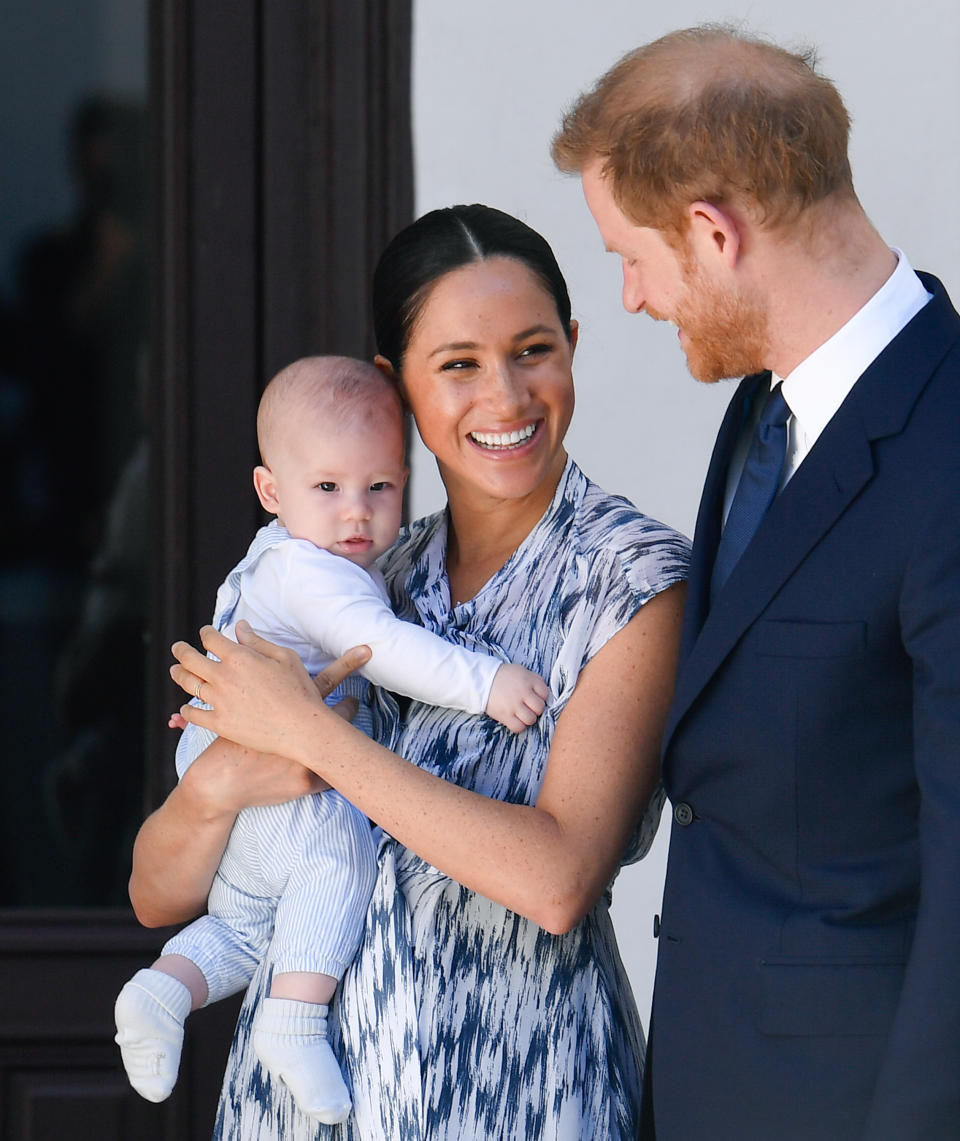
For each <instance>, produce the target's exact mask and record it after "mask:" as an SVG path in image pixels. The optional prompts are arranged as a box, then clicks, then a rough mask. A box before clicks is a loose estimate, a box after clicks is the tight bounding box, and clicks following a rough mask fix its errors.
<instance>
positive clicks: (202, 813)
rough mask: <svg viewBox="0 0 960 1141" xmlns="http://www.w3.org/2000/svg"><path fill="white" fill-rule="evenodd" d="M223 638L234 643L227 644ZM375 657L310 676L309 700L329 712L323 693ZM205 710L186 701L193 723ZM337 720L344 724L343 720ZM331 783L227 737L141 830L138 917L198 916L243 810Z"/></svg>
mask: <svg viewBox="0 0 960 1141" xmlns="http://www.w3.org/2000/svg"><path fill="white" fill-rule="evenodd" d="M210 634H215V632H214V631H210ZM241 636H243V637H246V638H248V639H249V640H250V642H252V643H254V644H255V645H256V644H259V645H262V646H264V647H269V649H270V650H273V651H277V652H278V653H279V654H281V655H284V654H285V653H286V651H282V650H279V648H278V647H276V646H272V645H271V644H270V643H269V642H265V641H263V639H262V638H257V636H256V635H255V634H253V633H252V632H250V631H249V629H247V630H246V631H241ZM218 639H219V640H218ZM211 641H212V642H216V646H217V652H227V648H228V647H230V646H233V647H234V649H236V648H237V647H236V646H234V644H233V643H232V642H230V641H229V640H228V639H225V638H221V637H220V635H215V637H214V638H212V639H211ZM223 642H225V643H226V646H223V645H221V643H223ZM177 648H178V649H179V650H181V651H182V652H183V654H184V657H185V658H186V659H187V660H189V661H191V662H193V663H194V664H196V665H197V666H198V667H200V668H204V670H205V673H206V669H205V667H206V666H208V665H216V664H217V663H212V662H210V661H209V659H207V658H204V657H203V655H202V654H199V653H197V651H196V650H192V649H191V648H190V647H189V646H187V645H186V644H185V643H182V642H180V643H178V644H177ZM187 651H189V653H188V652H187ZM247 652H248V653H249V654H250V655H252V656H254V657H260V656H261V655H259V654H257V652H256V650H253V649H251V650H249V651H247ZM369 656H370V651H369V650H368V649H367V648H366V647H365V646H363V647H359V648H357V649H354V650H351V651H349V652H348V653H347V654H344V656H343V657H342V658H339V659H338V660H337V661H335V662H332V663H331V664H330V665H329V666H327V668H326V669H325V670H324V671H323V672H322V673H321V674H319V675H318V676H317V678H316V681H315V682H311V681H310V679H309V678H307V681H306V685H307V687H309V689H308V692H307V693H306V694H301V698H306V697H309V699H310V701H311V702H317V700H318V699H319V700H320V706H319V707H320V708H321V709H323V710H325V709H326V707H325V706H323V704H322V698H324V697H326V696H327V695H328V694H330V693H332V692H333V690H335V689H336V687H337V686H338V685H339V684H340V682H342V681H343V679H344V678H345V677H347V675H348V674H350V673H352V672H353V670H355V669H356V668H357V667H358V666H361V665H363V663H364V662H365V661H367V659H368V658H369ZM264 660H265V661H266V660H267V659H266V658H264ZM297 661H298V662H299V659H297ZM174 671H176V673H177V674H179V677H176V676H175V680H180V679H183V682H182V683H183V684H184V685H185V688H186V689H187V691H188V692H190V693H196V686H197V682H198V681H199V680H200V675H199V674H191V673H190V671H189V670H187V669H185V668H184V667H182V666H174V667H173V670H172V671H171V672H174ZM304 677H306V674H304ZM207 688H208V687H207V686H206V685H205V686H204V692H203V696H204V697H208V696H209V694H208V691H207ZM211 688H212V687H211ZM217 692H219V691H217ZM218 700H220V698H218ZM252 700H253V699H251V701H252ZM204 712H211V711H204V710H200V709H197V708H196V707H195V706H192V705H185V706H184V707H183V710H182V713H183V714H184V715H186V719H187V720H199V718H196V717H195V716H194V715H195V714H200V713H204ZM354 712H356V702H355V701H353V700H352V699H350V700H347V701H342V702H341V703H340V704H339V705H338V706H337V707H336V709H335V710H334V711H333V713H334V714H336V713H339V714H340V715H341V716H342V717H344V718H346V719H348V720H349V718H350V717H351V716H352V715H353V713H354ZM336 724H340V722H339V720H337V721H336ZM327 787H329V786H328V785H327V784H326V782H325V781H323V780H322V779H321V778H320V777H318V776H317V775H316V774H315V773H313V772H311V771H310V770H309V769H306V768H304V767H303V766H302V765H299V764H297V763H296V761H294V760H291V759H290V758H288V757H282V756H277V755H276V750H275V749H269V748H268V749H267V750H264V751H263V752H260V753H258V752H256V751H255V750H252V749H247V748H244V747H243V746H242V745H238V744H236V743H235V742H233V741H232V740H229V739H228V738H227V737H226V736H220V738H219V739H218V740H216V741H214V742H213V744H212V745H210V747H209V748H207V749H206V750H204V752H203V753H201V754H200V756H199V757H197V759H196V760H195V761H194V763H193V764H192V765H191V766H190V768H189V769H187V771H186V773H185V774H184V777H183V780H181V782H180V783H179V784H178V785H177V787H176V788H175V789H174V790H173V791H172V792H171V793H170V795H169V797H168V798H167V799H166V801H165V802H164V803H163V804H162V805H161V806H160V807H159V808H158V809H157V810H156V812H154V813H153V814H152V815H151V816H149V817H148V818H147V820H146V821H145V822H144V824H143V827H142V828H141V829H140V833H139V835H138V836H137V842H136V845H135V846H134V851H133V873H132V875H131V877H130V902H131V903H132V904H133V908H134V911H135V912H136V914H137V918H138V919H139V920H140V922H141V923H143V924H144V925H145V926H147V927H164V926H167V925H169V924H172V923H183V922H185V921H186V920H187V919H192V918H193V917H194V916H195V915H197V914H198V913H199V912H201V911H202V910H203V909H204V906H205V905H206V901H207V895H208V893H209V891H210V885H211V884H212V882H213V876H214V873H215V872H216V870H217V866H218V864H219V863H220V858H221V856H222V855H223V850H224V848H225V847H226V843H227V839H228V838H229V836H230V830H231V829H232V828H233V822H234V820H235V819H236V815H237V813H238V812H240V811H241V809H244V808H252V807H253V806H255V805H267V804H282V803H283V802H285V801H288V800H295V799H297V797H300V796H305V795H306V794H307V793H311V792H320V791H322V790H323V789H324V788H327Z"/></svg>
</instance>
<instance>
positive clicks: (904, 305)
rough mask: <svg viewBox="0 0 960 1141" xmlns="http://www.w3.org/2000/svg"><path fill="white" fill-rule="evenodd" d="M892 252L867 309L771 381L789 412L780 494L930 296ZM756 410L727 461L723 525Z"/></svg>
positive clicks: (900, 254) (903, 260) (904, 260)
mask: <svg viewBox="0 0 960 1141" xmlns="http://www.w3.org/2000/svg"><path fill="white" fill-rule="evenodd" d="M893 252H894V253H895V254H896V256H897V266H896V269H894V271H893V273H892V274H891V275H890V276H889V277H888V278H887V280H886V281H885V282H884V283H883V285H882V286H881V287H880V288H879V289H878V290H877V292H876V293H875V294H874V295H873V296H872V297H871V298H870V300H869V301H868V302H867V303H866V305H864V306H863V307H862V308H861V309H859V310H857V312H856V313H854V315H853V316H852V317H851V318H850V320H849V321H848V322H847V323H846V324H845V325H843V326H842V327H841V328H840V329H838V330H837V331H836V333H834V334H833V336H832V337H830V339H829V340H827V341H824V343H823V344H822V345H821V346H820V347H819V348H818V349H815V350H814V351H813V352H812V353H811V354H810V356H808V357H807V358H806V360H803V361H801V362H800V364H798V365H797V367H796V368H795V369H794V370H793V372H791V373H790V375H789V376H787V377H779V376H777V375H776V374H773V375H772V376H771V378H770V387H771V388H773V387H774V386H775V385H777V384H780V383H781V382H782V384H783V396H784V399H785V400H786V402H787V404H788V405H789V407H790V412H791V416H790V419H789V420H788V421H787V457H786V462H785V464H784V467H783V475H782V476H781V479H780V487H781V489H782V488H783V487H784V486H785V485H786V484H787V483H788V482H789V480H790V479H791V478H792V477H793V475H794V473H795V472H796V470H797V468H798V467H799V466H800V464H801V463H803V461H804V459H805V458H806V457H807V454H808V453H809V451H810V449H811V448H812V447H813V445H814V444H815V443H816V442H817V440H818V438H819V436H820V433H821V432H822V431H823V429H824V428H825V427H826V426H827V424H828V423H829V422H830V420H831V419H832V418H833V415H834V413H835V412H836V411H837V409H838V408H839V407H840V405H841V404H842V403H843V402H844V400H845V399H846V398H847V395H848V394H849V392H850V390H851V388H853V386H854V385H855V384H856V382H857V381H858V380H859V378H860V377H861V375H862V374H863V373H864V371H865V370H866V369H867V368H868V366H869V365H870V364H872V363H873V361H874V360H876V358H877V357H878V356H879V355H880V353H882V352H883V350H884V349H885V348H886V347H887V345H889V344H890V342H891V341H892V340H893V338H894V337H895V336H896V335H897V334H898V333H899V332H900V331H901V329H903V328H904V327H905V326H906V325H907V323H908V322H909V321H911V320H912V319H913V318H914V317H915V316H916V315H917V313H919V312H920V310H921V309H922V308H923V307H924V305H926V303H927V302H928V301H929V300H930V298H931V296H932V295H931V294H929V293H928V292H927V291H926V289H925V288H924V286H923V283H922V282H921V280H920V278H919V277H917V275H916V273H914V271H913V268H912V267H911V265H910V263H909V261H908V260H907V258H906V255H905V254H904V253H903V252H902V251H901V250H898V249H894V250H893ZM757 405H758V406H757V408H756V409H755V411H754V415H753V420H752V422H751V427H750V430H749V431H745V432H743V433H742V435H741V438H740V440H739V442H738V444H737V447H736V449H735V451H734V453H733V457H732V458H731V461H730V470H729V473H728V475H727V488H726V494H725V496H724V504H723V518H724V521H726V518H727V513H728V512H729V510H730V504H731V503H732V502H733V496H734V493H735V491H736V488H737V484H738V483H739V482H740V473H741V472H742V471H743V465H744V463H745V462H746V458H747V451H748V450H749V448H750V441H751V439H752V437H753V427H754V426H755V425H756V421H757V420H758V419H759V416H760V412H761V409H762V402H761V401H758V402H757Z"/></svg>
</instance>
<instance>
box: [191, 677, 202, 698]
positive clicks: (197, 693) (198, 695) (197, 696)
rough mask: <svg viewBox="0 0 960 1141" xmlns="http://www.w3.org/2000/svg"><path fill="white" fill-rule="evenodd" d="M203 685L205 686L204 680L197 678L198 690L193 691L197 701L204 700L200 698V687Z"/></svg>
mask: <svg viewBox="0 0 960 1141" xmlns="http://www.w3.org/2000/svg"><path fill="white" fill-rule="evenodd" d="M202 685H203V679H202V678H197V688H196V689H195V690H194V691H193V696H194V697H195V698H196V699H197V701H202V700H203V698H201V696H200V687H201V686H202Z"/></svg>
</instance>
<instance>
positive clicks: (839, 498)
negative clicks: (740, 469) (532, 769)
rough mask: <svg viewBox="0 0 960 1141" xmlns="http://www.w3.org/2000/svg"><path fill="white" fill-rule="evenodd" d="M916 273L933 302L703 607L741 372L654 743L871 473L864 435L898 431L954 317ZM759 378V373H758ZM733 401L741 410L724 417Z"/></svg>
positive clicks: (875, 370)
mask: <svg viewBox="0 0 960 1141" xmlns="http://www.w3.org/2000/svg"><path fill="white" fill-rule="evenodd" d="M921 276H922V279H923V283H924V285H925V286H926V288H927V289H928V290H929V291H930V292H931V293H933V294H934V296H933V299H932V300H931V301H930V302H929V303H928V304H927V305H926V306H925V307H924V308H923V309H922V310H921V311H920V312H919V313H918V314H917V315H916V317H914V319H913V320H912V321H911V322H910V323H909V324H908V325H907V326H906V328H905V329H903V330H902V331H901V333H900V334H899V335H898V336H897V337H896V338H895V339H894V340H893V341H892V342H891V343H890V344H889V345H888V346H887V348H886V349H884V351H883V352H882V353H881V354H880V356H879V357H877V359H876V360H875V361H874V362H873V364H871V365H870V367H869V368H868V369H867V370H866V371H865V372H864V374H863V375H862V376H861V377H860V379H859V380H858V381H857V383H856V384H855V385H854V387H853V389H852V390H851V392H850V394H849V395H848V397H847V398H846V400H845V401H844V402H843V404H842V405H841V407H840V409H839V410H838V411H837V413H836V415H835V416H834V417H833V419H832V420H831V421H830V423H829V424H828V425H827V427H826V428H825V429H824V431H823V433H822V434H821V436H820V438H819V439H818V440H817V442H816V444H815V445H814V447H813V448H812V449H811V451H810V454H809V455H808V456H807V458H806V459H805V460H804V462H803V463H802V464H801V465H800V468H799V469H798V470H797V472H796V474H795V475H794V477H793V478H792V479H791V481H790V482H789V483H788V484H787V486H786V488H784V490H783V492H782V493H781V494H780V495H779V496H778V497H777V499H776V500H775V501H774V503H773V506H772V507H771V508H770V511H769V512H768V514H767V516H766V518H765V519H764V520H763V522H762V523H761V525H760V528H759V530H758V531H757V533H756V535H755V536H754V539H753V541H752V543H751V544H750V546H749V547H748V548H747V550H746V551H745V552H744V555H743V557H742V559H741V560H740V562H739V563H738V564H737V566H736V567H735V568H734V569H733V571H732V573H731V575H730V578H729V579H728V580H727V582H726V584H725V585H724V588H723V590H722V591H721V592H720V594H719V595H718V596H717V599H716V601H715V603H714V605H713V607H712V608H709V589H710V572H711V569H712V566H713V558H714V555H715V553H716V547H717V542H718V539H719V532H720V523H719V520H720V511H721V505H722V502H723V491H724V482H725V473H726V469H727V465H728V463H729V458H730V454H731V452H732V450H733V448H734V447H735V444H736V438H737V435H738V434H739V426H740V425H741V424H742V423H743V412H742V407H743V400H745V399H746V398H747V397H748V396H749V394H750V393H752V392H754V391H755V390H756V387H757V382H758V378H747V380H745V381H744V382H743V385H742V386H741V389H740V390H738V392H737V396H736V397H735V398H734V401H732V402H731V407H730V410H729V411H728V414H727V417H725V419H724V423H723V425H722V427H721V433H720V436H718V442H717V447H716V449H715V452H714V457H713V460H712V461H711V465H710V471H709V473H708V477H707V483H706V485H705V487H704V495H703V500H702V503H701V509H700V515H699V516H698V519H697V531H696V536H695V540H694V557H693V562H692V565H691V575H690V585H689V588H688V604H687V614H686V615H685V621H684V641H683V650H682V652H681V665H680V668H679V672H678V675H677V687H676V693H675V696H674V700H673V706H672V708H671V710H670V716H669V718H668V722H667V729H666V733H665V735H664V748H666V747H667V745H668V744H669V741H670V737H671V736H672V734H673V732H674V730H675V729H676V727H677V725H678V724H679V722H680V720H681V718H682V717H683V716H684V714H685V713H686V712H687V710H688V709H689V708H690V706H691V705H692V704H693V702H694V701H695V700H696V698H697V695H698V694H699V693H700V692H701V691H702V690H703V688H704V686H706V685H707V683H708V682H709V681H710V678H711V677H712V676H713V674H714V673H715V672H716V670H717V669H718V668H719V667H720V665H721V664H722V663H723V661H724V659H725V658H726V657H727V655H728V654H729V653H730V651H731V650H732V649H733V647H734V646H735V645H736V643H737V642H738V641H739V640H740V638H741V637H742V635H743V634H744V632H745V631H746V630H747V629H748V628H749V626H750V625H751V624H752V623H753V622H755V621H756V619H757V618H758V617H759V615H760V614H761V613H762V612H763V611H764V610H765V609H766V607H767V606H768V604H769V603H770V601H771V600H772V599H773V597H774V596H775V595H776V593H777V592H778V591H779V590H780V589H781V587H782V586H783V584H784V583H785V582H786V581H787V579H788V578H789V577H790V576H791V574H792V573H793V572H794V570H795V569H796V568H797V566H798V565H799V564H800V563H801V562H802V561H803V559H804V558H805V557H806V556H807V554H808V553H809V552H810V551H811V550H812V549H813V547H814V546H815V545H816V544H817V543H818V542H819V541H820V539H821V538H822V537H823V536H824V535H825V534H826V533H827V532H828V531H829V530H830V528H831V527H832V526H833V525H834V524H835V523H836V521H837V520H838V519H839V518H840V516H841V515H842V514H843V512H844V511H845V510H846V508H847V507H848V506H849V504H850V503H851V502H852V501H853V500H854V499H855V498H856V496H857V495H858V494H859V493H860V492H861V490H862V489H863V488H864V486H865V485H866V484H867V483H869V481H870V479H871V478H872V476H873V470H874V464H873V454H872V448H871V441H872V440H875V439H879V438H881V437H883V436H889V435H893V434H896V433H897V432H900V431H902V430H903V427H904V425H905V423H906V421H907V418H908V416H909V413H910V410H911V409H912V408H913V405H914V403H915V401H916V399H917V397H918V396H919V394H920V392H921V391H922V390H923V388H924V387H925V386H926V384H927V382H928V381H929V379H930V376H931V375H932V373H933V371H934V370H935V368H936V366H937V364H938V363H939V361H940V360H941V359H942V358H943V356H944V354H945V353H946V352H947V350H948V349H949V347H950V345H951V344H952V342H953V341H954V340H956V339H957V337H958V335H960V319H958V318H957V314H956V313H955V312H954V310H953V307H952V306H951V305H950V302H949V300H948V298H947V296H946V293H945V292H944V290H943V287H942V285H940V283H939V282H938V281H937V280H936V279H935V278H930V277H928V276H926V275H921ZM767 375H768V374H767ZM762 379H763V374H761V377H760V378H759V380H762ZM748 382H750V383H749V385H748ZM741 394H742V395H743V400H741V399H740V398H741ZM737 403H739V404H740V407H741V411H740V412H739V414H735V415H731V413H733V412H734V406H735V404H737Z"/></svg>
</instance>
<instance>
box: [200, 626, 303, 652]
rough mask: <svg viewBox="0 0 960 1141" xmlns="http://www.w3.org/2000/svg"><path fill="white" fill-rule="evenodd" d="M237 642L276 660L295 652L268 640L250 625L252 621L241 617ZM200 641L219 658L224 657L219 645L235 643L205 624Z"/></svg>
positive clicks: (229, 645)
mask: <svg viewBox="0 0 960 1141" xmlns="http://www.w3.org/2000/svg"><path fill="white" fill-rule="evenodd" d="M236 633H237V642H238V643H239V645H241V646H247V647H248V648H249V649H251V650H256V651H257V653H258V654H263V656H264V657H265V658H274V659H275V660H276V661H281V660H282V659H283V658H285V657H287V656H288V655H289V654H291V653H293V651H292V650H287V649H285V648H284V647H283V646H278V645H277V644H276V642H268V641H267V639H266V638H261V637H260V635H259V634H257V633H255V632H254V631H253V629H252V628H251V626H250V623H249V622H247V621H246V620H245V619H241V620H240V621H239V622H238V623H237V631H236ZM200 641H201V642H203V645H204V647H205V648H206V649H207V650H209V651H210V653H212V654H216V655H217V657H218V658H222V657H223V656H224V655H223V654H221V653H220V652H219V651H218V649H217V646H221V647H222V645H223V643H226V646H227V647H232V646H233V643H232V642H231V641H230V639H229V638H227V637H224V635H223V634H219V633H217V631H216V630H214V628H213V627H212V626H204V628H203V629H202V630H201V631H200Z"/></svg>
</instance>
